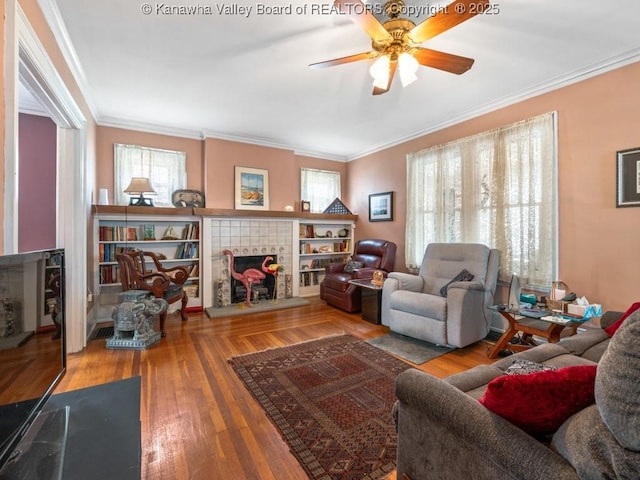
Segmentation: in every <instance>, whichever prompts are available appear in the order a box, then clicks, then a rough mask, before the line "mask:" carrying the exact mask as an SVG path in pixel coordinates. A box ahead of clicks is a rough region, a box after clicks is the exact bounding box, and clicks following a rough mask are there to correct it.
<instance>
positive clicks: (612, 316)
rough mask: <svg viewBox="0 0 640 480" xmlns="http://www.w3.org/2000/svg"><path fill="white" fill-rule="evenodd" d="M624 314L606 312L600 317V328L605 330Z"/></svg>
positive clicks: (611, 311)
mask: <svg viewBox="0 0 640 480" xmlns="http://www.w3.org/2000/svg"><path fill="white" fill-rule="evenodd" d="M623 313H624V312H616V311H613V310H607V311H606V312H604V314H603V315H602V316H601V317H600V328H607V327H608V326H610V325H612V324H614V323H616V322H617V321H618V319H619V318H620V317H621V316H622V314H623Z"/></svg>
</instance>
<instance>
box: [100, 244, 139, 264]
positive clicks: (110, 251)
mask: <svg viewBox="0 0 640 480" xmlns="http://www.w3.org/2000/svg"><path fill="white" fill-rule="evenodd" d="M131 250H133V248H131V247H123V246H122V245H118V244H116V243H107V244H105V243H101V244H99V245H98V259H99V261H100V262H115V261H116V255H119V254H121V253H125V252H129V251H131Z"/></svg>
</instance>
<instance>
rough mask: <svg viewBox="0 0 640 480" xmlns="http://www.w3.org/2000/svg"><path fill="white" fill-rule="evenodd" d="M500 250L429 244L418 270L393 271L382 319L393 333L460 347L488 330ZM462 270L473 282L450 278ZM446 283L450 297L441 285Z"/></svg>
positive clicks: (385, 289)
mask: <svg viewBox="0 0 640 480" xmlns="http://www.w3.org/2000/svg"><path fill="white" fill-rule="evenodd" d="M498 265H499V252H498V250H495V249H490V248H489V247H487V246H486V245H482V244H476V243H431V244H429V245H428V246H427V250H426V252H425V254H424V258H423V260H422V265H421V267H420V271H419V272H418V275H411V274H408V273H401V272H392V273H389V276H388V277H387V279H386V280H385V283H384V287H383V290H382V324H383V325H386V326H388V327H389V328H390V329H391V331H392V332H396V333H399V334H401V335H406V336H409V337H412V338H417V339H420V340H424V341H427V342H431V343H435V344H437V345H447V346H451V347H458V348H462V347H465V346H467V345H470V344H471V343H474V342H477V341H478V340H482V339H483V338H485V337H486V336H487V333H489V327H490V326H491V318H492V316H493V312H492V311H491V310H488V309H487V307H489V306H490V305H492V304H493V297H494V294H495V290H496V282H497V279H498ZM462 270H467V271H468V272H469V273H471V274H473V279H472V280H471V281H455V282H452V283H449V282H451V281H452V280H453V279H454V278H455V277H456V276H457V275H458V274H459V273H460V272H461V271H462ZM447 284H449V285H448V287H447V288H446V296H443V295H442V294H441V292H440V291H441V289H442V288H443V287H444V286H445V285H447Z"/></svg>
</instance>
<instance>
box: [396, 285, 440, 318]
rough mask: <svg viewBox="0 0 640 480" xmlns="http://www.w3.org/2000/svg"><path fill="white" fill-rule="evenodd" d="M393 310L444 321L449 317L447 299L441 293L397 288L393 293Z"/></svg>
mask: <svg viewBox="0 0 640 480" xmlns="http://www.w3.org/2000/svg"><path fill="white" fill-rule="evenodd" d="M390 306H391V309H393V310H400V311H402V312H405V313H410V314H413V315H418V316H420V317H427V318H433V319H435V320H440V321H444V319H445V318H447V299H446V298H443V297H441V296H440V295H429V294H423V293H419V292H410V291H408V290H397V291H395V292H393V294H392V295H391V300H390Z"/></svg>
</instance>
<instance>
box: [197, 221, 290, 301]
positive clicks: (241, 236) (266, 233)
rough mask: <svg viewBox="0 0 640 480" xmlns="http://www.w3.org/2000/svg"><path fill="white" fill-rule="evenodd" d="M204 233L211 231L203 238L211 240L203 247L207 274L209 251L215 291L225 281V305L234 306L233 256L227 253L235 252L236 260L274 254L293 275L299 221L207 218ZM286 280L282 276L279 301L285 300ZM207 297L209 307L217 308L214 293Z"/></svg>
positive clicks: (211, 292)
mask: <svg viewBox="0 0 640 480" xmlns="http://www.w3.org/2000/svg"><path fill="white" fill-rule="evenodd" d="M294 226H295V228H294ZM203 230H205V231H208V232H209V235H206V236H205V237H203V238H209V245H206V246H203V274H205V275H206V274H207V272H206V270H207V268H206V267H205V265H204V262H207V257H206V256H205V255H206V253H204V252H209V255H210V256H209V259H210V262H208V263H209V265H208V266H209V268H210V274H211V276H210V277H209V278H211V284H210V285H211V287H212V289H213V288H214V287H215V286H216V284H217V283H218V282H220V281H221V290H222V306H226V305H229V304H230V303H231V272H230V269H229V257H227V256H226V255H224V254H223V253H222V251H223V250H231V251H232V252H233V254H234V255H235V256H236V257H243V256H254V255H270V256H272V257H273V258H274V261H275V262H276V263H279V264H281V265H282V266H283V267H284V273H293V266H294V249H295V246H297V241H298V235H297V234H298V231H297V221H295V220H290V219H234V220H230V219H217V218H205V219H204V221H203ZM294 232H295V236H294ZM205 249H206V250H205ZM284 279H285V276H284V274H281V275H278V297H279V298H284V293H285V286H284ZM216 288H217V287H216ZM203 294H204V295H205V296H209V295H210V296H211V297H210V300H207V299H204V298H203V300H204V305H205V306H208V305H215V303H214V294H213V291H207V292H203ZM294 295H295V290H294ZM205 298H206V297H205Z"/></svg>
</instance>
